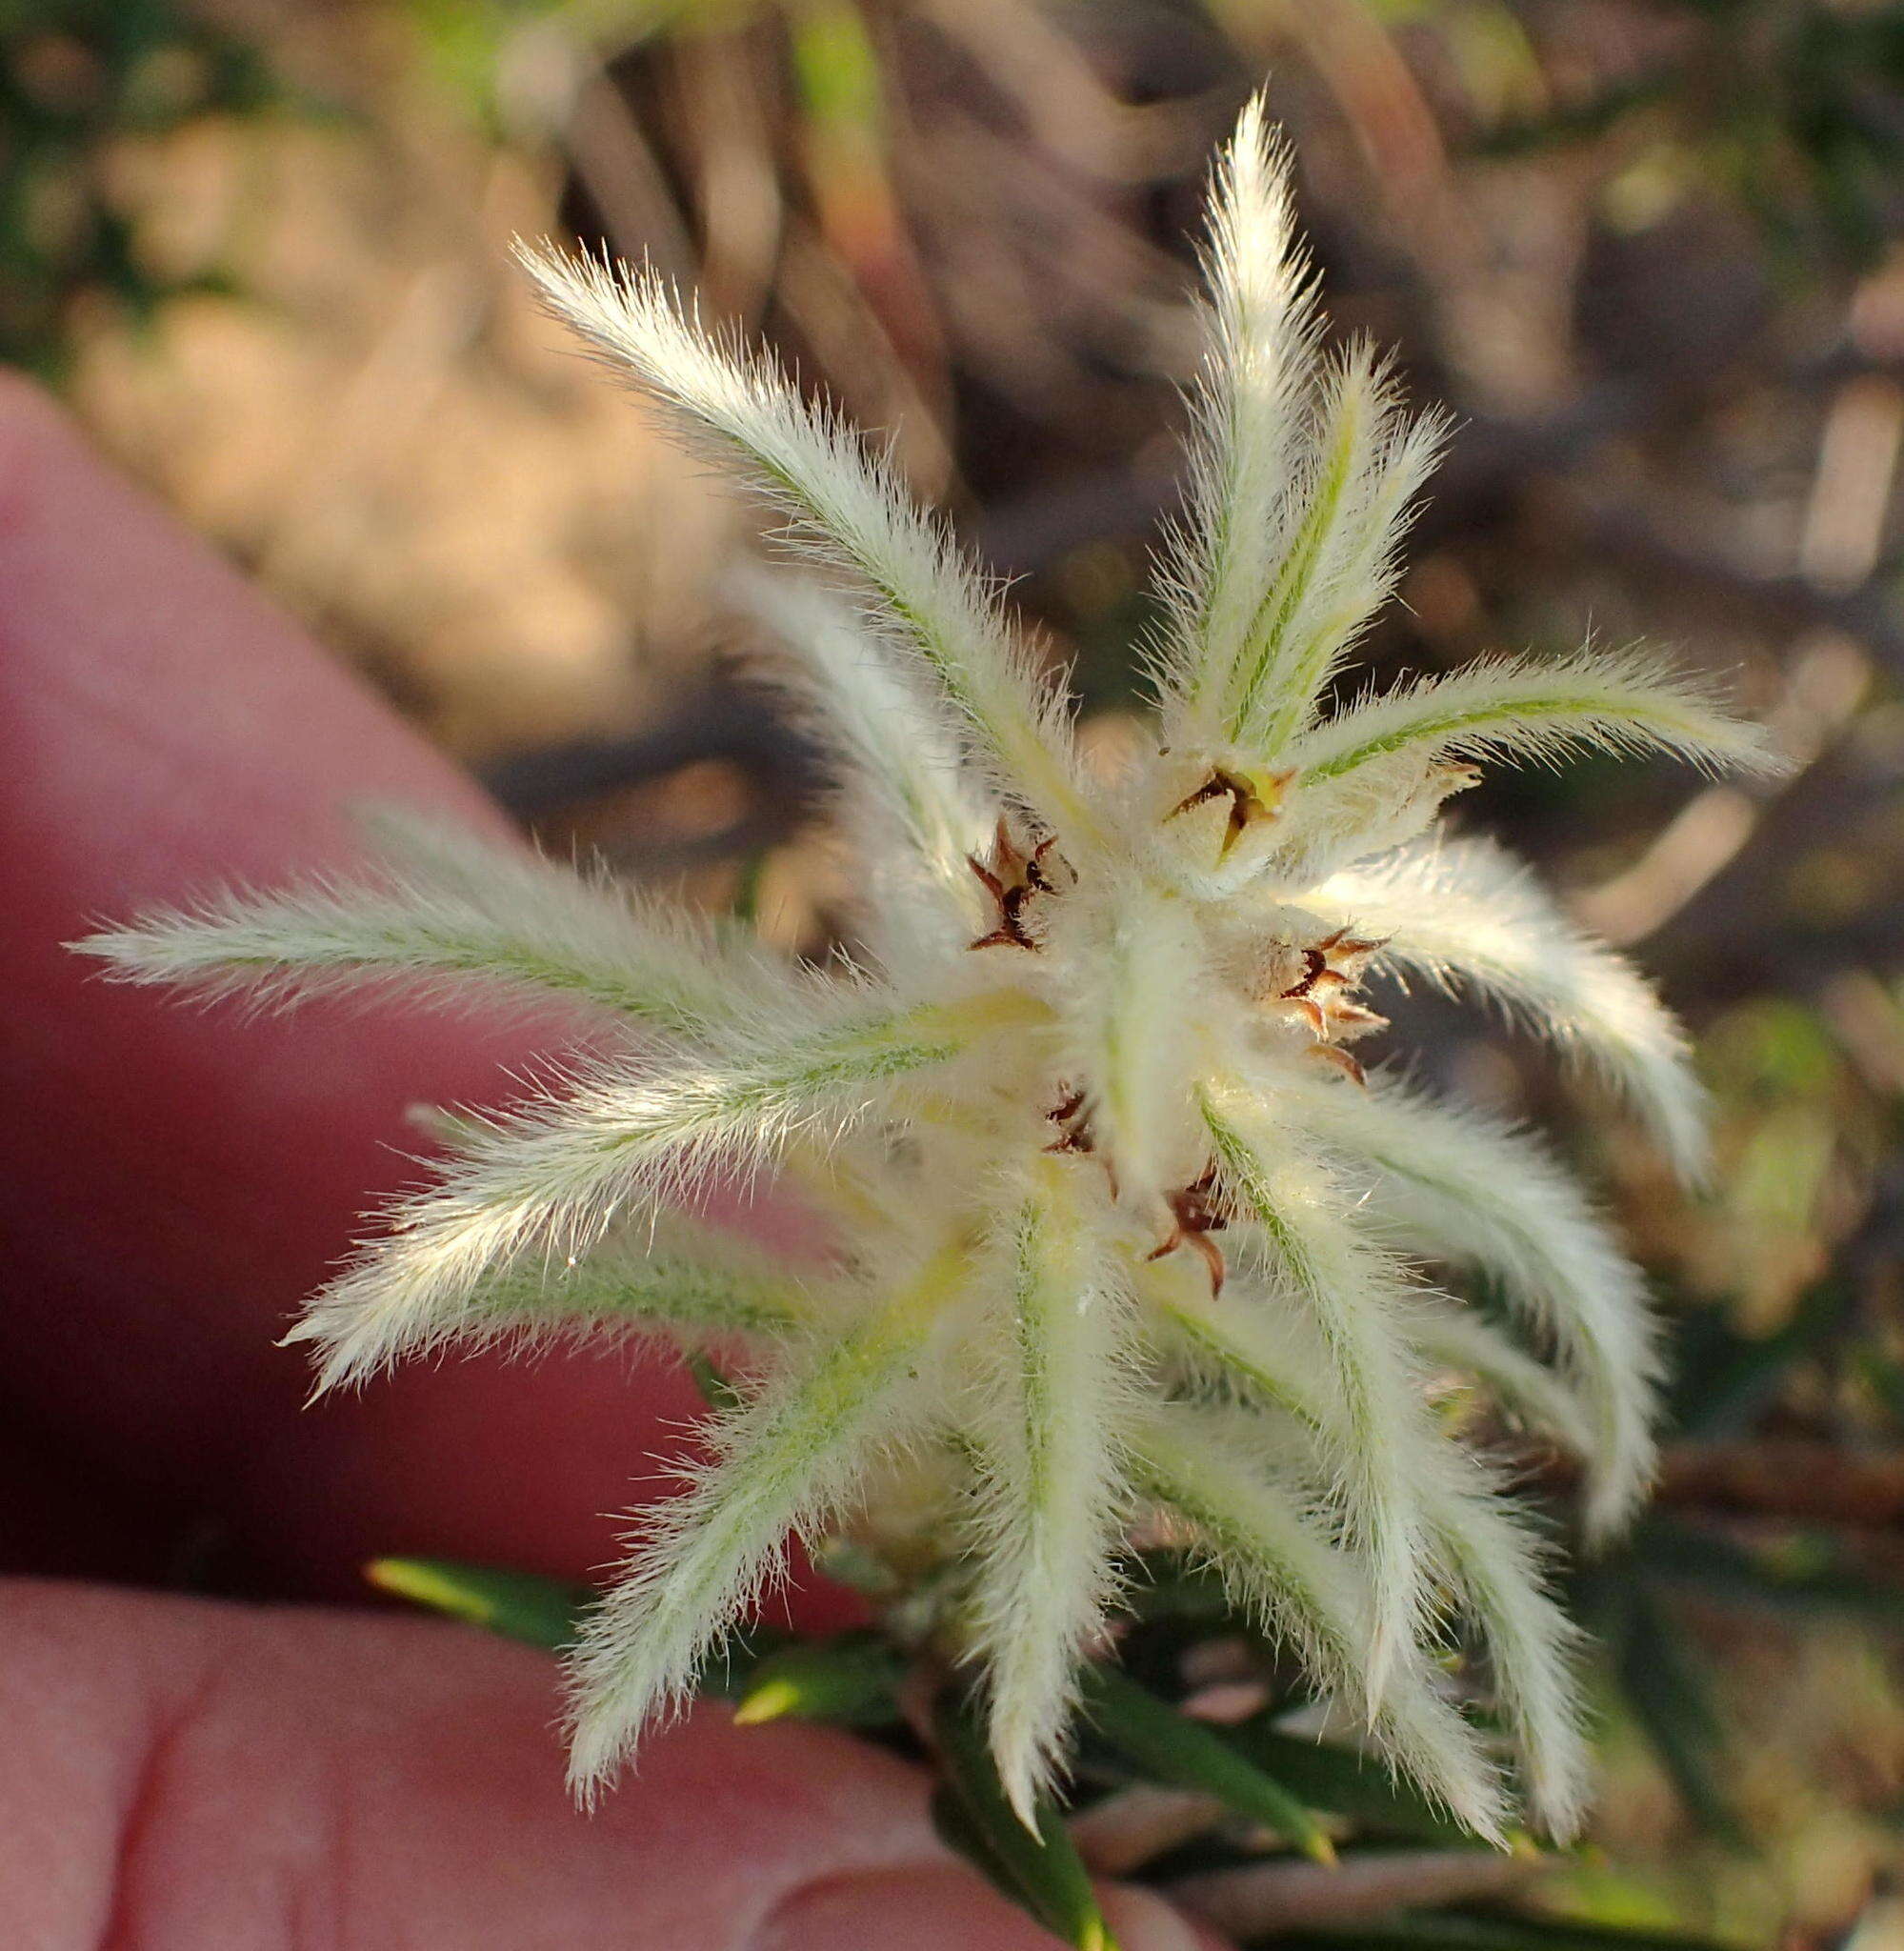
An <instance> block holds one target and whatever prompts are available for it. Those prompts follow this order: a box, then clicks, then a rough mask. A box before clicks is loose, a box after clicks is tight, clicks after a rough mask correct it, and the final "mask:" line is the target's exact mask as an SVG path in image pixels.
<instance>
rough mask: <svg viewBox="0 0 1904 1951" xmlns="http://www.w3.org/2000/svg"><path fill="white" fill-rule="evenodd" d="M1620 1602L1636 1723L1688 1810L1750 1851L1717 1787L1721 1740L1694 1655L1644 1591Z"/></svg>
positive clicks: (1621, 1646) (1621, 1654)
mask: <svg viewBox="0 0 1904 1951" xmlns="http://www.w3.org/2000/svg"><path fill="white" fill-rule="evenodd" d="M1624 1599H1625V1602H1624V1605H1623V1607H1622V1611H1623V1613H1624V1619H1623V1621H1622V1628H1621V1631H1620V1634H1619V1639H1618V1658H1619V1668H1618V1671H1619V1681H1620V1687H1621V1691H1622V1692H1623V1693H1624V1694H1625V1696H1626V1700H1627V1703H1628V1705H1629V1706H1630V1707H1631V1708H1632V1709H1633V1719H1634V1720H1637V1721H1638V1722H1639V1725H1640V1727H1641V1728H1642V1730H1644V1732H1645V1734H1646V1738H1647V1740H1649V1741H1651V1742H1652V1744H1653V1752H1654V1753H1655V1754H1656V1755H1657V1756H1658V1757H1659V1760H1660V1764H1661V1765H1662V1766H1663V1767H1664V1768H1665V1770H1666V1772H1667V1774H1668V1775H1669V1776H1671V1777H1672V1779H1673V1785H1674V1788H1676V1789H1677V1790H1678V1791H1679V1796H1680V1800H1682V1801H1684V1802H1685V1804H1686V1806H1687V1808H1688V1809H1689V1810H1691V1812H1692V1813H1693V1814H1694V1816H1695V1817H1696V1818H1697V1819H1698V1820H1699V1821H1700V1822H1701V1823H1703V1824H1704V1825H1705V1827H1706V1828H1707V1829H1709V1830H1710V1831H1711V1832H1712V1833H1713V1834H1714V1836H1716V1837H1717V1838H1718V1839H1719V1840H1721V1841H1723V1842H1728V1843H1730V1844H1732V1845H1733V1847H1734V1848H1736V1849H1748V1848H1750V1847H1751V1838H1750V1836H1749V1834H1748V1833H1747V1830H1746V1826H1745V1824H1744V1822H1743V1821H1742V1820H1740V1818H1739V1815H1738V1812H1737V1810H1736V1809H1735V1808H1734V1806H1733V1801H1732V1798H1731V1797H1730V1796H1729V1795H1728V1794H1727V1793H1726V1791H1725V1789H1724V1788H1723V1787H1722V1786H1721V1785H1720V1781H1719V1774H1718V1770H1719V1765H1720V1762H1721V1761H1722V1760H1723V1756H1722V1753H1721V1749H1722V1746H1723V1735H1722V1732H1721V1729H1720V1725H1719V1715H1718V1709H1717V1707H1716V1706H1715V1705H1714V1700H1713V1691H1712V1682H1711V1679H1710V1677H1709V1676H1708V1674H1707V1672H1706V1669H1705V1666H1704V1663H1703V1661H1702V1659H1701V1657H1700V1655H1699V1653H1698V1651H1697V1649H1696V1648H1695V1647H1694V1644H1693V1642H1692V1640H1691V1639H1688V1638H1687V1636H1686V1635H1685V1634H1684V1633H1683V1632H1682V1631H1681V1630H1680V1629H1679V1626H1678V1624H1677V1622H1676V1621H1675V1620H1674V1619H1673V1617H1672V1615H1671V1614H1670V1613H1669V1612H1668V1611H1667V1610H1666V1608H1665V1607H1664V1606H1663V1605H1661V1604H1660V1603H1659V1600H1658V1599H1657V1598H1656V1597H1655V1596H1654V1595H1653V1592H1652V1591H1650V1590H1649V1589H1648V1587H1647V1586H1646V1585H1644V1584H1642V1583H1639V1582H1638V1581H1634V1582H1633V1585H1632V1586H1631V1588H1630V1589H1629V1590H1628V1591H1627V1592H1626V1594H1625V1595H1624Z"/></svg>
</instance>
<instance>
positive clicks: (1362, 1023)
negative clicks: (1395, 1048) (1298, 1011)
mask: <svg viewBox="0 0 1904 1951" xmlns="http://www.w3.org/2000/svg"><path fill="white" fill-rule="evenodd" d="M1323 1015H1324V1016H1326V1017H1327V1018H1328V1020H1329V1028H1330V1032H1331V1034H1332V1035H1333V1036H1348V1037H1355V1036H1368V1035H1369V1033H1370V1032H1371V1031H1373V1030H1386V1029H1387V1028H1388V1027H1389V1019H1388V1018H1387V1017H1386V1016H1378V1015H1377V1014H1376V1013H1375V1012H1374V1011H1373V1010H1365V1009H1364V1008H1363V1007H1362V1005H1361V1004H1360V1003H1358V1002H1332V1003H1329V1004H1327V1005H1326V1006H1325V1007H1324V1009H1323Z"/></svg>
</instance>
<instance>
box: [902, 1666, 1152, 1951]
mask: <svg viewBox="0 0 1904 1951" xmlns="http://www.w3.org/2000/svg"><path fill="white" fill-rule="evenodd" d="M932 1734H933V1738H934V1740H936V1742H937V1744H938V1750H939V1760H940V1763H941V1766H942V1767H943V1769H944V1771H945V1784H944V1786H943V1788H942V1789H941V1790H940V1792H939V1794H938V1795H936V1796H935V1797H934V1798H933V1801H932V1817H933V1820H934V1821H935V1822H936V1823H937V1824H938V1829H939V1834H940V1836H941V1837H942V1838H943V1839H944V1840H945V1842H946V1844H947V1846H948V1847H949V1848H952V1849H954V1850H956V1851H957V1852H958V1853H959V1854H960V1855H961V1856H963V1857H965V1858H966V1860H968V1861H970V1862H971V1863H972V1865H973V1866H974V1867H975V1868H976V1869H978V1870H979V1871H980V1872H982V1873H983V1875H984V1876H985V1877H986V1878H987V1879H989V1880H990V1881H992V1883H993V1884H995V1885H996V1886H997V1888H999V1889H1000V1890H1002V1891H1003V1892H1004V1893H1005V1895H1006V1896H1008V1897H1010V1898H1011V1899H1012V1901H1014V1902H1017V1903H1019V1904H1022V1905H1023V1906H1024V1908H1025V1909H1026V1910H1028V1911H1030V1912H1031V1914H1032V1916H1033V1917H1034V1918H1036V1919H1037V1921H1039V1922H1040V1923H1041V1924H1043V1925H1044V1926H1045V1928H1046V1929H1047V1930H1049V1931H1051V1932H1052V1933H1053V1934H1054V1935H1055V1936H1057V1937H1059V1938H1061V1939H1062V1940H1063V1941H1065V1942H1066V1943H1067V1944H1071V1945H1072V1946H1074V1947H1075V1951H1117V1941H1116V1939H1115V1938H1113V1937H1112V1934H1111V1927H1110V1925H1109V1924H1107V1923H1106V1922H1105V1921H1104V1913H1103V1912H1102V1911H1100V1910H1099V1909H1098V1907H1097V1899H1096V1896H1095V1895H1094V1894H1093V1892H1092V1887H1091V1874H1090V1872H1089V1871H1088V1870H1086V1868H1085V1866H1084V1861H1083V1860H1082V1858H1080V1857H1079V1855H1078V1853H1077V1850H1076V1848H1075V1847H1074V1846H1073V1844H1072V1840H1071V1837H1070V1836H1069V1835H1068V1834H1067V1833H1066V1830H1065V1826H1064V1823H1063V1821H1062V1820H1060V1818H1059V1816H1058V1812H1057V1810H1056V1808H1055V1807H1054V1806H1052V1803H1051V1802H1049V1801H1046V1802H1044V1803H1042V1804H1041V1805H1040V1807H1039V1810H1038V1830H1037V1834H1036V1835H1033V1834H1032V1831H1031V1830H1029V1829H1027V1828H1026V1827H1025V1825H1024V1823H1022V1822H1021V1821H1019V1820H1018V1818H1017V1816H1016V1815H1015V1814H1014V1813H1013V1812H1012V1805H1011V1803H1010V1802H1009V1801H1007V1800H1006V1799H1005V1788H1004V1784H1003V1783H1002V1782H1000V1780H998V1772H997V1770H996V1769H995V1768H994V1767H993V1766H992V1754H991V1751H990V1749H989V1748H988V1747H987V1746H986V1741H985V1735H984V1731H983V1730H982V1729H981V1728H980V1727H979V1725H978V1723H977V1722H976V1721H975V1720H973V1719H972V1714H971V1712H970V1710H969V1709H968V1708H967V1707H966V1705H965V1703H964V1701H963V1700H960V1699H959V1698H958V1696H957V1694H956V1692H955V1691H954V1690H952V1689H951V1688H948V1689H947V1690H946V1691H945V1692H944V1693H942V1694H941V1695H940V1696H939V1698H938V1700H936V1701H935V1702H934V1703H933V1707H932Z"/></svg>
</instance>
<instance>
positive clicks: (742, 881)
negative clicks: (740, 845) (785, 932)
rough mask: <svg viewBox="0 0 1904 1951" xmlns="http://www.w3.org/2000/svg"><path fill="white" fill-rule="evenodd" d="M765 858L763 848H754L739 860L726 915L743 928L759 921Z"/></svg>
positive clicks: (750, 926)
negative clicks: (738, 867)
mask: <svg viewBox="0 0 1904 1951" xmlns="http://www.w3.org/2000/svg"><path fill="white" fill-rule="evenodd" d="M767 857H768V855H767V849H766V848H765V847H755V848H753V849H752V850H751V851H750V852H749V853H748V854H746V855H743V857H742V859H741V863H740V873H739V874H738V875H737V876H736V877H735V880H734V889H733V899H732V901H731V902H730V903H729V904H728V913H729V914H730V915H732V918H733V919H734V920H735V921H738V922H740V923H741V924H742V925H743V926H744V927H748V928H752V926H753V925H754V924H755V923H756V922H757V921H758V920H759V919H760V890H761V887H762V885H763V884H764V882H765V881H766V879H767Z"/></svg>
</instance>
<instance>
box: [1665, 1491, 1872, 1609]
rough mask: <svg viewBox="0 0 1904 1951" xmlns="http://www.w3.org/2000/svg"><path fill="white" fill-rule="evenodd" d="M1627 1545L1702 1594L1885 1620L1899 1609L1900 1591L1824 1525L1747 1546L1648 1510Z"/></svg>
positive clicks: (1750, 1603)
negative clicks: (1861, 1565)
mask: <svg viewBox="0 0 1904 1951" xmlns="http://www.w3.org/2000/svg"><path fill="white" fill-rule="evenodd" d="M1631 1548H1632V1553H1633V1558H1634V1559H1636V1560H1637V1561H1638V1563H1640V1564H1641V1565H1643V1566H1644V1567H1645V1569H1646V1574H1647V1576H1648V1577H1649V1578H1650V1579H1658V1580H1660V1581H1662V1582H1665V1583H1670V1584H1675V1585H1681V1586H1687V1587H1691V1588H1694V1589H1696V1590H1697V1591H1698V1592H1699V1593H1700V1594H1701V1595H1703V1596H1704V1597H1706V1598H1708V1599H1717V1600H1721V1601H1723V1600H1731V1601H1733V1602H1734V1603H1737V1604H1742V1605H1748V1606H1772V1607H1776V1608H1778V1609H1780V1610H1783V1611H1787V1612H1794V1613H1800V1614H1807V1613H1823V1612H1836V1613H1864V1614H1870V1615H1871V1616H1872V1617H1874V1619H1877V1620H1878V1621H1880V1622H1881V1623H1883V1624H1886V1625H1894V1624H1895V1623H1896V1622H1897V1620H1898V1619H1899V1618H1900V1617H1904V1591H1900V1589H1899V1587H1898V1586H1897V1584H1896V1583H1895V1582H1894V1581H1890V1580H1887V1579H1879V1578H1873V1577H1870V1576H1867V1575H1866V1574H1864V1573H1862V1572H1861V1571H1860V1570H1859V1569H1858V1566H1857V1564H1856V1561H1855V1559H1854V1558H1853V1556H1852V1555H1851V1553H1849V1552H1848V1551H1847V1549H1846V1548H1845V1546H1844V1544H1843V1542H1842V1540H1840V1539H1836V1538H1834V1537H1833V1536H1832V1535H1831V1534H1830V1533H1829V1532H1823V1531H1794V1532H1790V1533H1786V1534H1783V1535H1781V1536H1779V1537H1777V1538H1774V1539H1767V1540H1764V1541H1762V1542H1754V1544H1752V1545H1750V1546H1748V1545H1745V1544H1741V1543H1739V1542H1738V1541H1737V1540H1736V1539H1732V1538H1728V1537H1727V1536H1725V1534H1724V1533H1722V1532H1719V1531H1713V1530H1708V1529H1706V1528H1704V1527H1703V1526H1699V1525H1694V1524H1682V1523H1679V1522H1678V1521H1676V1520H1675V1519H1671V1518H1649V1519H1646V1520H1645V1522H1644V1523H1643V1524H1641V1525H1640V1527H1639V1528H1638V1530H1636V1531H1635V1532H1634V1533H1633V1540H1632V1547H1631Z"/></svg>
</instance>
